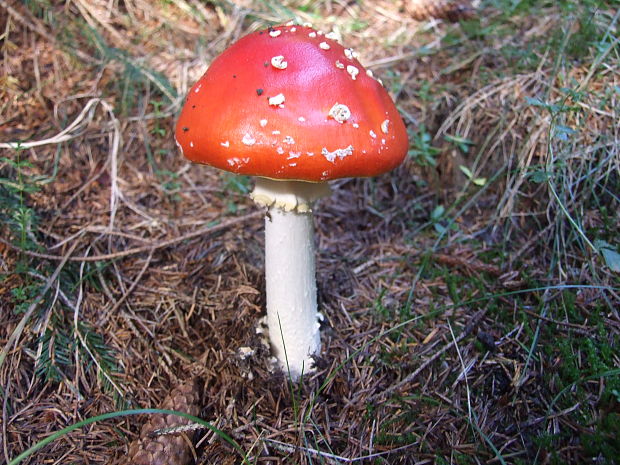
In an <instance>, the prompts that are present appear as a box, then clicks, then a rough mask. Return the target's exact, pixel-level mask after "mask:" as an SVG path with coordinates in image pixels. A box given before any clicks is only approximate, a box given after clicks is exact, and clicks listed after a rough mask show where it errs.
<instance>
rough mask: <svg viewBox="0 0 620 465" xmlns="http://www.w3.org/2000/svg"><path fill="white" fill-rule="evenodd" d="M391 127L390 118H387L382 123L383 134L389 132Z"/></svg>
mask: <svg viewBox="0 0 620 465" xmlns="http://www.w3.org/2000/svg"><path fill="white" fill-rule="evenodd" d="M389 129H390V120H389V119H386V120H385V121H384V122H383V123H381V130H382V131H383V134H387V133H388V131H389Z"/></svg>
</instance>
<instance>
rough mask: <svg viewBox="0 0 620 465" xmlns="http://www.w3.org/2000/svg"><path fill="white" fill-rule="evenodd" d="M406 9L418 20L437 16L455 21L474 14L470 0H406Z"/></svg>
mask: <svg viewBox="0 0 620 465" xmlns="http://www.w3.org/2000/svg"><path fill="white" fill-rule="evenodd" d="M405 9H406V10H407V12H408V13H409V14H410V15H411V16H412V17H413V19H415V20H417V21H425V20H427V19H431V18H437V19H445V20H448V21H450V22H453V23H455V22H457V21H459V20H461V19H468V18H471V17H473V16H474V9H473V7H472V6H471V2H470V0H405Z"/></svg>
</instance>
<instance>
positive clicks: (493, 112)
mask: <svg viewBox="0 0 620 465" xmlns="http://www.w3.org/2000/svg"><path fill="white" fill-rule="evenodd" d="M408 1H409V0H408ZM411 1H412V0H411ZM614 4H615V6H614ZM474 5H475V6H476V12H475V14H474V15H473V17H471V18H466V19H463V20H461V21H460V22H456V23H450V22H448V21H442V20H424V21H418V20H415V19H413V17H412V16H411V14H410V12H408V10H407V9H405V8H404V7H403V5H402V4H400V3H397V2H394V1H388V0H377V1H372V2H371V1H345V0H333V1H332V0H319V1H308V0H297V1H282V2H279V1H275V0H244V1H237V2H229V1H224V0H221V1H207V2H200V1H198V0H158V1H152V2H151V1H146V0H124V1H120V0H110V1H104V0H88V1H87V0H72V1H64V2H60V1H54V0H25V1H11V0H0V47H1V49H2V54H1V62H0V66H1V68H0V219H1V223H0V309H1V311H0V328H1V329H0V349H1V350H2V352H0V395H1V399H2V416H1V425H2V428H1V431H0V443H1V447H0V463H5V462H6V463H10V464H14V463H18V462H19V461H21V463H30V464H43V463H49V464H55V463H67V464H68V463H71V464H93V463H106V464H107V463H125V462H126V460H127V457H128V450H129V449H130V447H132V446H131V444H132V443H133V444H134V445H135V444H137V443H136V441H137V440H138V439H139V438H140V437H141V441H142V442H140V443H139V444H141V445H142V446H144V447H147V446H148V443H149V441H160V442H161V443H162V444H163V443H166V441H168V440H177V439H178V438H179V437H180V438H182V441H181V444H180V445H179V443H178V442H177V443H175V444H177V446H178V447H181V448H184V447H185V445H187V450H186V451H185V452H184V453H183V454H181V455H179V457H181V456H182V457H183V458H182V459H181V458H177V459H174V458H173V457H170V458H169V459H168V460H167V462H165V463H168V464H170V465H175V464H178V463H196V464H233V463H242V462H243V461H245V463H261V464H262V463H265V464H266V463H282V464H284V463H286V464H289V463H290V464H315V463H360V464H370V463H377V464H381V463H385V464H392V463H394V464H396V463H402V464H413V463H415V464H426V463H428V464H432V463H437V464H448V463H450V464H452V463H455V464H479V463H485V464H495V463H498V464H506V463H509V464H528V465H529V464H565V463H579V464H584V463H595V464H614V463H620V445H619V443H618V442H617V439H618V437H620V369H619V368H618V367H620V349H619V348H620V315H619V313H618V312H619V309H620V279H619V276H620V275H619V273H620V236H619V235H618V231H619V224H620V214H619V211H620V124H619V121H620V59H619V56H620V43H619V41H620V34H619V22H620V18H619V15H620V13H619V10H618V8H617V3H616V2H614V1H612V0H610V1H602V0H587V1H580V2H577V1H569V0H558V1H526V0H520V1H519V0H482V1H479V2H474ZM289 20H294V21H297V22H300V23H303V22H311V23H313V24H314V26H315V27H316V28H318V29H321V30H323V31H331V30H334V31H337V32H338V33H339V34H341V35H342V37H343V42H344V43H345V44H346V45H347V46H351V47H353V48H355V49H356V50H357V51H358V52H360V54H361V61H362V63H363V64H364V65H365V66H366V67H367V68H368V69H371V70H372V71H373V72H374V74H375V75H376V76H378V77H380V78H381V79H382V81H383V83H384V85H385V87H386V88H387V89H388V90H389V92H390V94H391V95H392V97H393V99H394V100H395V102H396V105H397V107H398V109H399V111H400V112H401V115H402V116H403V119H404V121H405V123H406V125H407V128H408V132H409V136H410V149H409V153H408V156H407V158H406V160H405V162H404V163H403V165H402V166H400V167H399V168H397V169H396V170H394V171H393V172H391V173H389V174H386V175H382V176H378V177H376V178H372V179H344V180H339V181H336V182H334V183H333V188H334V193H333V195H332V196H331V197H329V198H325V199H322V200H320V201H319V202H318V203H317V205H316V207H315V218H316V236H317V255H318V256H317V280H318V291H319V304H320V310H321V312H322V314H323V315H324V317H325V320H324V322H323V325H322V329H321V335H322V351H321V354H320V357H318V359H317V362H316V364H317V370H316V371H315V372H314V373H312V374H309V375H307V376H306V377H304V379H303V380H302V381H301V382H290V381H289V380H288V379H287V378H286V376H285V375H284V374H282V373H279V372H277V371H274V370H272V369H270V366H271V361H270V357H271V354H270V351H269V349H268V347H266V346H265V345H264V344H263V342H262V341H261V339H260V337H259V335H257V333H256V328H257V325H258V323H259V320H260V319H261V317H262V316H264V308H265V299H264V290H265V289H264V288H265V285H264V257H263V247H264V236H263V228H264V223H263V216H264V211H262V210H261V209H260V208H258V207H257V206H256V205H255V204H254V203H253V202H252V200H251V199H250V198H249V196H248V193H249V192H250V190H251V188H252V183H253V181H252V179H251V178H248V177H244V176H234V175H231V174H228V173H224V172H221V171H218V170H215V169H212V168H209V167H206V166H198V165H194V164H191V163H189V162H188V161H186V160H185V159H184V158H183V157H182V156H181V155H180V154H179V152H178V150H177V148H176V146H175V143H174V138H173V129H174V123H175V119H176V116H177V115H178V112H179V110H180V108H181V105H182V103H183V100H184V96H185V94H186V93H187V91H188V89H189V88H190V87H191V85H192V84H193V83H194V82H195V81H196V80H197V79H198V78H199V77H200V76H201V75H202V74H203V73H204V72H205V70H206V69H207V67H208V65H209V63H210V62H211V61H212V60H213V58H214V57H215V56H217V55H218V54H219V53H221V52H222V51H223V50H224V49H225V48H226V47H227V46H229V45H230V44H231V43H233V42H234V41H235V40H236V39H238V38H240V37H242V36H243V35H245V34H247V33H249V32H252V31H255V30H258V29H262V28H266V27H268V26H269V25H275V24H282V23H286V22H287V21H289ZM241 348H244V349H242V351H240V349H241ZM248 348H249V349H248ZM248 353H249V354H251V355H250V356H249V357H245V356H246V355H247V354H248ZM179 386H181V388H182V389H189V391H191V392H190V394H191V395H189V396H185V397H184V399H186V400H187V399H190V400H191V401H192V402H193V404H192V405H191V406H186V407H187V409H185V408H181V407H184V405H183V404H182V403H181V404H178V403H174V402H172V403H171V402H170V401H169V400H168V401H164V400H165V399H166V398H167V397H168V398H169V397H170V395H171V393H175V392H178V388H179ZM175 390H176V391H175ZM173 398H174V396H173ZM188 402H189V401H188ZM179 405H180V407H179ZM161 406H163V407H167V408H172V409H173V410H185V413H188V412H189V413H191V411H193V412H194V415H195V416H196V417H199V418H201V419H202V420H205V421H207V422H209V425H210V428H208V427H201V425H200V424H197V425H195V427H194V429H192V430H185V431H183V432H178V431H173V432H170V431H163V432H161V431H160V433H163V434H161V435H160V436H157V437H151V436H148V435H145V434H144V432H143V433H142V435H141V433H140V430H141V428H142V427H143V425H149V424H156V423H157V420H156V419H157V418H161V415H160V414H157V413H152V412H151V413H144V412H143V413H142V414H136V413H137V412H135V411H130V412H128V410H134V409H144V408H151V409H152V408H157V407H161ZM103 414H110V415H108V418H101V419H100V418H96V417H97V416H99V415H103ZM93 418H94V420H92V419H93ZM170 418H171V417H168V419H170ZM167 424H168V425H169V423H167ZM202 426H204V425H202ZM64 428H68V429H71V431H63V429H64ZM46 438H47V440H46ZM44 441H45V442H44ZM190 446H191V447H190ZM33 447H34V448H35V449H36V450H29V448H33ZM188 451H189V452H188ZM20 454H22V455H20ZM179 460H182V461H179ZM135 463H138V462H137V461H136V462H135Z"/></svg>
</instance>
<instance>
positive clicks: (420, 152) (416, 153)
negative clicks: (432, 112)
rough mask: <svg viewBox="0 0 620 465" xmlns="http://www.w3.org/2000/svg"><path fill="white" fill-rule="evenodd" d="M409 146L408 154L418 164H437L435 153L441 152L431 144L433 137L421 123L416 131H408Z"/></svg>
mask: <svg viewBox="0 0 620 465" xmlns="http://www.w3.org/2000/svg"><path fill="white" fill-rule="evenodd" d="M409 139H410V140H411V148H410V149H409V152H408V155H409V157H411V158H413V160H414V161H415V162H416V163H417V164H418V165H420V166H437V155H439V154H440V153H441V150H440V149H439V148H438V147H434V146H433V145H432V140H433V137H432V136H431V135H430V133H429V132H428V131H427V130H426V126H424V124H421V125H420V126H419V128H418V130H417V131H416V132H411V131H410V132H409Z"/></svg>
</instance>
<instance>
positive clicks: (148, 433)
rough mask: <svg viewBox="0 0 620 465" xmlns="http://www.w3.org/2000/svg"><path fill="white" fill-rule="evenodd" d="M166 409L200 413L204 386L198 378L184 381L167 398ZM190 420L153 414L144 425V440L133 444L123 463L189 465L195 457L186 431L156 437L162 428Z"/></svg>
mask: <svg viewBox="0 0 620 465" xmlns="http://www.w3.org/2000/svg"><path fill="white" fill-rule="evenodd" d="M160 408H162V409H166V410H176V411H179V412H185V413H189V414H190V415H194V416H196V415H198V413H199V412H200V389H199V385H198V382H197V381H196V380H191V381H188V382H185V383H183V384H181V385H180V386H178V387H176V388H175V389H173V390H172V392H171V393H170V395H169V396H168V397H166V399H164V401H163V403H162V405H161V406H160ZM189 423H191V422H190V420H189V419H187V418H184V417H179V416H176V415H158V414H154V415H150V416H149V420H148V421H147V422H146V423H145V424H144V426H142V430H141V431H140V439H138V440H136V441H134V442H132V443H131V445H130V446H129V453H128V454H127V457H126V458H125V460H124V461H121V464H125V465H187V463H189V461H190V460H191V458H192V454H191V445H190V444H189V443H188V441H187V440H186V439H185V438H184V437H183V435H184V433H168V434H161V435H158V436H154V437H153V436H152V433H153V431H155V430H159V429H162V428H173V427H182V426H185V425H188V424H189Z"/></svg>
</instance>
